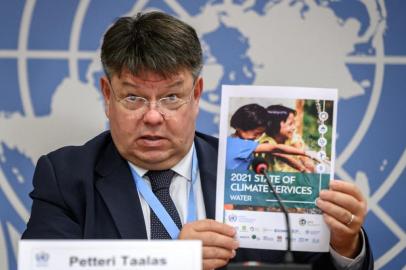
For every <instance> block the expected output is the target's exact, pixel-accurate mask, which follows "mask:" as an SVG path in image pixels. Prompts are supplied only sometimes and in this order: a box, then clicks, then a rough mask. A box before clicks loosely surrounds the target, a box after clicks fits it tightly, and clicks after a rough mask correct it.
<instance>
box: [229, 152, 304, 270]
mask: <svg viewBox="0 0 406 270" xmlns="http://www.w3.org/2000/svg"><path fill="white" fill-rule="evenodd" d="M251 165H252V169H253V170H254V172H255V173H257V174H262V175H263V176H265V178H266V180H267V182H268V185H269V187H270V188H271V190H272V192H273V194H274V195H275V198H276V200H277V201H278V204H279V206H280V207H281V209H282V212H283V214H284V216H285V222H286V229H287V242H288V243H287V250H286V253H285V257H284V262H283V263H281V264H266V263H257V262H247V263H235V264H229V265H228V266H227V269H228V270H247V269H252V268H254V269H255V270H311V269H312V265H311V264H296V263H294V262H293V261H294V260H293V254H292V250H291V231H290V222H289V215H288V211H287V210H286V208H285V205H284V204H283V202H282V200H281V198H280V196H279V194H278V193H276V192H275V188H274V186H273V184H272V181H271V179H270V178H269V176H268V173H267V171H268V163H267V162H266V160H265V159H264V158H262V157H256V158H254V160H253V161H252V163H251Z"/></svg>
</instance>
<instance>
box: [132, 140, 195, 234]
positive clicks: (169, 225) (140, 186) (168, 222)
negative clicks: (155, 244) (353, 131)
mask: <svg viewBox="0 0 406 270" xmlns="http://www.w3.org/2000/svg"><path fill="white" fill-rule="evenodd" d="M130 167H131V166H130ZM197 171H198V164H197V156H196V151H195V148H194V146H193V158H192V171H191V179H192V181H191V184H190V188H189V196H188V197H189V198H188V208H187V213H188V214H187V223H189V222H193V221H195V220H196V219H197V214H196V212H197V211H196V200H195V195H194V191H193V186H194V184H195V182H196V179H197ZM131 173H132V175H133V178H134V181H135V185H136V187H137V190H138V192H140V193H141V195H142V197H143V198H144V200H145V201H146V202H147V204H148V205H149V207H150V208H151V209H152V211H154V213H155V215H156V216H157V217H158V219H159V220H160V221H161V223H162V224H163V225H164V227H165V229H166V231H167V232H168V233H169V235H170V236H171V238H172V239H177V238H178V236H179V232H180V231H179V228H178V227H177V226H176V224H175V222H174V221H173V219H172V218H171V216H170V215H169V214H168V212H167V211H166V209H165V207H164V206H163V205H162V203H161V202H160V201H159V199H158V198H157V197H156V196H155V194H154V193H153V192H152V190H151V188H150V187H149V186H148V185H147V184H146V183H145V182H144V180H143V179H142V177H141V176H139V175H138V173H137V172H136V171H135V170H134V168H132V167H131Z"/></svg>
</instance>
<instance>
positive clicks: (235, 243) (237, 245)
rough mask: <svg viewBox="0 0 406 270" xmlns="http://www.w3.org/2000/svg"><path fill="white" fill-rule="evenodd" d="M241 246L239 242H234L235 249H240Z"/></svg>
mask: <svg viewBox="0 0 406 270" xmlns="http://www.w3.org/2000/svg"><path fill="white" fill-rule="evenodd" d="M239 246H240V242H238V241H237V240H234V247H235V248H238V247H239Z"/></svg>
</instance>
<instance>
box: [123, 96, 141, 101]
mask: <svg viewBox="0 0 406 270" xmlns="http://www.w3.org/2000/svg"><path fill="white" fill-rule="evenodd" d="M124 100H125V101H126V102H132V103H134V102H142V101H143V98H142V97H139V96H136V95H127V96H126V97H125V98H124Z"/></svg>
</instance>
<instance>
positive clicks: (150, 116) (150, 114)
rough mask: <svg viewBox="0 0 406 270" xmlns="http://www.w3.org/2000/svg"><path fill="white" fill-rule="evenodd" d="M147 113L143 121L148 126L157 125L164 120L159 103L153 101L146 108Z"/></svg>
mask: <svg viewBox="0 0 406 270" xmlns="http://www.w3.org/2000/svg"><path fill="white" fill-rule="evenodd" d="M144 110H145V112H144V116H143V120H144V122H145V123H146V124H150V125H157V124H160V123H162V121H163V120H164V115H163V114H162V112H161V111H160V108H159V106H158V103H157V102H155V101H153V102H149V104H148V105H147V106H146V107H145V109H144Z"/></svg>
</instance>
